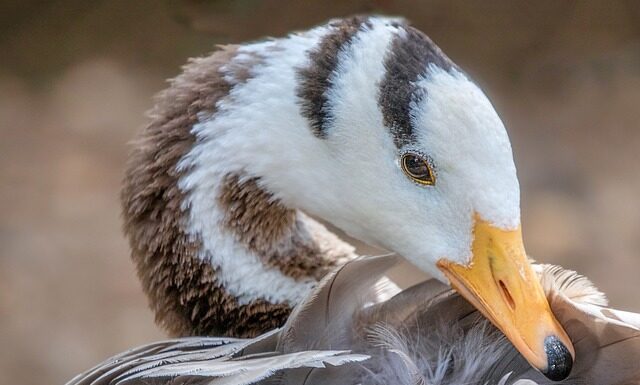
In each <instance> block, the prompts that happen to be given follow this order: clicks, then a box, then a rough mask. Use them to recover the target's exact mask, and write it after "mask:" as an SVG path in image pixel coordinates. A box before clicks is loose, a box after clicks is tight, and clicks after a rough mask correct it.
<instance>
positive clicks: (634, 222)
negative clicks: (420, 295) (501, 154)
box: [0, 0, 640, 385]
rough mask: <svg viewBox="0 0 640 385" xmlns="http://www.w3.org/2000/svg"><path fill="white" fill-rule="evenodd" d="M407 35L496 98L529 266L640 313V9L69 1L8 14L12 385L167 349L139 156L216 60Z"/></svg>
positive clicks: (0, 339) (2, 375) (1, 305)
mask: <svg viewBox="0 0 640 385" xmlns="http://www.w3.org/2000/svg"><path fill="white" fill-rule="evenodd" d="M362 12H377V13H385V14H394V15H402V16H405V17H408V18H409V19H411V20H412V21H413V23H414V25H416V26H418V27H419V28H420V29H422V30H423V31H425V32H427V33H428V34H429V35H430V36H431V37H432V38H433V39H434V40H435V41H436V42H437V43H438V44H439V45H440V46H441V47H442V48H443V49H444V51H445V52H447V53H448V54H449V55H450V56H451V57H452V58H453V59H454V60H455V61H457V62H458V63H459V64H460V65H461V66H462V67H463V68H465V69H466V70H467V71H468V72H470V73H471V74H472V75H473V76H474V77H475V78H476V79H477V80H478V82H479V83H480V84H481V85H483V87H484V88H485V90H486V92H487V93H488V95H489V96H490V97H491V98H492V100H493V101H494V103H495V105H496V108H497V110H498V111H499V113H500V114H501V115H502V117H503V119H504V121H505V123H506V125H507V127H509V129H510V135H511V138H512V140H513V146H514V151H515V156H516V163H517V164H518V167H519V173H520V180H521V184H522V191H523V222H524V224H523V226H524V229H525V231H524V233H525V237H526V240H525V241H526V244H527V249H528V251H529V253H531V254H532V255H533V256H536V257H537V258H538V259H540V260H542V261H550V262H551V261H553V262H555V263H560V264H562V265H564V266H566V267H569V268H572V269H576V270H578V271H580V272H582V273H584V274H586V275H587V276H589V277H590V278H592V280H593V281H595V282H596V284H597V285H598V286H599V287H601V288H602V289H603V290H605V291H606V292H607V293H608V294H609V296H610V298H611V299H612V303H613V304H614V305H615V306H617V307H621V308H626V309H630V310H635V311H640V298H638V296H637V294H636V292H637V290H638V289H639V288H640V280H639V279H638V278H639V276H640V274H639V271H640V258H639V256H640V254H639V251H638V250H639V249H640V236H639V235H638V234H639V232H640V200H639V199H638V196H639V195H640V155H639V154H640V151H639V150H640V130H639V129H640V124H639V121H640V2H637V1H602V2H598V1H582V2H574V1H555V0H539V1H535V2H530V1H510V0H504V1H496V0H483V1H450V0H412V1H410V0H406V1H400V0H398V1H394V0H378V1H375V0H358V1H338V0H317V1H293V0H279V1H276V0H240V1H239V0H236V1H204V0H191V1H179V0H176V1H154V0H135V1H134V0H128V1H125V0H112V1H86V0H64V1H63V0H60V1H48V2H41V1H33V0H29V1H26V0H21V1H18V0H16V1H3V2H2V4H1V5H0V159H1V162H0V346H2V349H0V383H3V384H9V383H12V384H17V383H20V384H25V385H28V384H60V383H63V382H65V381H66V380H68V379H69V378H70V377H71V376H73V375H74V374H76V373H77V372H79V371H81V370H84V369H86V368H88V367H89V366H91V365H93V364H95V363H97V362H98V361H100V360H102V359H103V358H105V357H106V356H108V355H111V354H113V353H116V352H118V351H121V350H123V349H125V348H128V347H131V346H133V345H136V344H141V343H144V342H148V341H151V340H154V339H159V338H162V337H163V333H162V332H161V331H159V330H158V329H157V328H156V327H155V325H154V324H153V320H152V315H151V314H150V312H149V310H148V309H147V306H146V300H145V298H144V297H143V295H142V292H141V289H140V286H139V284H138V282H137V280H136V278H135V274H134V271H133V266H132V264H131V263H130V261H129V259H128V248H127V245H126V242H125V240H124V238H123V236H122V235H121V232H120V218H119V210H120V209H119V204H118V200H117V196H118V188H119V184H120V178H121V175H122V170H123V163H124V161H125V158H126V153H127V147H126V143H127V141H128V140H129V139H130V138H131V137H132V136H133V134H134V132H135V131H136V129H137V128H139V127H140V126H141V125H142V124H143V123H144V115H143V113H144V111H145V110H146V109H147V108H149V107H150V106H151V101H150V97H151V95H153V94H154V93H156V92H157V91H159V90H161V89H162V88H163V87H164V86H165V83H164V79H165V78H167V77H170V76H174V75H176V74H177V73H178V72H179V66H180V65H181V64H182V63H183V62H185V60H186V58H187V57H189V56H194V55H201V54H205V53H207V52H208V51H210V50H211V49H212V48H213V46H214V44H217V43H226V42H239V41H242V40H246V39H254V38H259V37H261V36H264V35H274V36H278V35H282V34H285V33H286V32H287V31H290V30H294V29H306V28H307V27H309V26H311V25H313V24H316V23H319V22H322V21H323V20H325V19H327V18H330V17H336V16H343V15H348V14H351V13H362Z"/></svg>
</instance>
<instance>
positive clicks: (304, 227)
mask: <svg viewBox="0 0 640 385" xmlns="http://www.w3.org/2000/svg"><path fill="white" fill-rule="evenodd" d="M235 52H236V48H235V47H225V48H223V49H222V50H220V51H217V52H215V53H214V54H213V55H211V56H209V57H206V58H202V59H197V60H196V61H193V62H191V63H190V64H189V65H188V66H187V67H185V71H184V73H183V74H182V75H181V76H179V77H178V78H176V79H174V80H173V81H172V84H171V86H170V88H169V89H168V90H166V91H164V92H163V93H162V94H161V95H160V97H159V99H158V102H157V105H156V107H155V108H154V110H153V111H152V112H151V123H150V124H149V125H148V126H147V127H146V128H145V129H144V130H143V132H142V134H141V137H140V139H139V141H138V142H137V144H136V147H135V148H134V152H133V153H132V155H131V157H130V161H129V164H128V168H127V173H126V177H125V181H124V187H123V190H122V195H121V199H122V204H123V215H124V219H125V226H124V228H125V233H126V234H127V236H128V238H129V242H130V245H131V249H132V259H133V260H134V262H135V263H136V267H137V270H138V275H139V277H140V279H141V281H142V284H143V288H144V290H145V292H146V293H147V295H148V296H149V299H150V304H151V308H152V310H153V311H154V312H155V314H156V321H157V322H158V323H159V324H160V325H161V326H163V327H164V328H165V329H167V330H168V331H169V332H170V334H172V335H174V336H184V335H227V336H238V337H251V336H255V335H257V334H260V333H263V332H265V331H267V330H270V329H273V328H275V327H278V326H280V325H282V324H283V323H284V321H285V320H286V318H287V317H288V315H289V313H290V311H291V308H292V307H293V306H294V305H295V303H292V301H273V300H271V299H269V298H267V297H265V298H262V297H261V296H254V297H251V299H250V300H249V301H247V300H246V298H245V299H244V300H240V299H239V294H243V293H238V292H237V290H236V291H235V294H233V293H232V292H231V291H230V290H229V288H228V287H225V280H224V279H223V278H224V273H225V272H224V271H222V269H221V265H220V264H218V263H217V261H219V259H218V258H217V254H218V253H223V252H227V253H228V250H204V249H203V247H204V246H203V237H205V236H207V235H208V234H193V233H192V232H190V231H189V228H188V227H189V218H191V217H193V215H194V214H195V215H197V214H198V213H193V212H191V208H190V207H184V204H183V203H184V202H185V197H186V196H187V195H188V194H189V191H184V190H183V189H181V188H180V187H179V186H178V184H179V181H180V179H181V178H182V177H184V176H185V175H187V174H188V173H189V171H190V170H184V169H178V168H177V164H178V162H179V161H180V160H181V159H182V158H183V157H184V156H185V154H187V153H188V151H189V150H190V149H191V148H192V147H193V146H194V144H195V143H196V139H195V138H194V136H193V135H192V134H191V127H193V125H194V124H196V123H198V118H197V117H198V115H199V114H201V113H208V114H215V113H216V108H215V106H216V102H217V101H219V100H221V99H223V98H225V97H227V95H228V94H229V91H230V90H231V89H232V88H233V87H234V86H236V85H238V84H242V83H243V82H245V81H246V80H247V78H248V76H249V72H250V71H249V70H248V68H246V67H242V68H240V67H238V68H235V67H233V66H229V65H227V66H225V71H227V72H225V74H224V75H227V76H226V77H223V76H222V75H223V74H222V72H221V71H222V70H221V68H222V66H223V65H226V64H229V61H230V60H232V58H233V57H234V55H235ZM259 60H260V59H259V58H256V62H258V61H259ZM244 65H245V66H247V65H250V64H246V62H245V64H244ZM228 75H231V76H228ZM230 78H231V79H234V80H229V79H230ZM258 180H259V179H258V178H246V177H244V178H243V175H239V174H237V173H230V174H227V175H225V176H224V177H223V178H221V180H220V181H218V183H219V186H218V189H217V196H215V197H212V199H216V204H217V208H218V209H219V210H220V212H221V213H223V216H222V217H223V219H222V221H221V223H219V224H218V227H217V228H216V231H219V232H220V234H221V236H224V237H230V238H231V239H232V242H233V243H234V245H235V246H237V247H239V248H240V249H241V250H244V251H246V252H247V253H249V254H250V255H255V256H257V257H258V258H257V261H259V262H257V263H259V264H260V268H261V269H266V270H269V271H272V272H273V271H274V270H275V271H277V273H278V274H281V275H282V277H286V279H287V280H288V281H287V282H289V281H291V280H293V281H296V282H297V281H301V280H305V282H315V281H317V280H318V279H320V278H321V277H322V276H323V275H324V274H326V273H327V272H328V271H329V270H330V269H332V268H333V267H334V266H335V265H336V264H338V263H341V261H344V260H345V258H350V257H352V256H353V249H352V248H351V247H350V246H348V245H346V244H344V243H343V242H342V241H340V240H339V239H338V238H336V237H335V236H334V235H333V234H331V233H330V232H328V231H327V230H326V229H325V228H324V227H323V226H321V225H320V224H318V223H317V222H315V221H313V220H312V219H310V218H308V217H306V216H305V215H304V214H302V213H299V212H297V211H295V210H293V209H290V208H286V207H284V206H283V205H282V204H281V203H280V202H279V201H277V200H273V198H272V196H271V194H269V193H268V192H267V191H264V190H263V189H261V188H260V187H259V185H258V183H257V182H258ZM204 255H206V258H205V257H203V256H204ZM226 257H229V255H226ZM273 274H275V273H273ZM273 274H272V275H273ZM283 282H284V278H283Z"/></svg>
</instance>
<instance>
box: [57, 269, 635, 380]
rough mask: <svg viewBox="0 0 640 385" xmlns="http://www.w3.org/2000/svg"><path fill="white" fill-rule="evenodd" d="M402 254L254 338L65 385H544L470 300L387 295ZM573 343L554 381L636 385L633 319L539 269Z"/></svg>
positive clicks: (108, 368) (354, 275) (189, 347)
mask: <svg viewBox="0 0 640 385" xmlns="http://www.w3.org/2000/svg"><path fill="white" fill-rule="evenodd" d="M397 263H403V262H402V261H401V259H399V258H397V257H391V256H384V257H377V258H368V259H359V260H356V261H353V262H350V263H348V264H346V265H344V266H343V267H341V268H340V269H338V270H337V271H336V272H334V273H333V274H331V275H330V276H329V277H327V278H325V279H324V280H323V281H322V282H321V283H320V284H319V285H318V287H317V288H316V289H315V290H314V292H313V293H312V294H310V295H309V296H308V297H307V299H306V300H305V301H304V302H303V303H302V304H301V305H300V306H299V307H298V308H297V309H296V310H295V311H294V313H293V314H292V316H291V318H290V319H289V321H288V322H287V324H286V325H285V326H284V327H283V328H282V329H279V330H274V331H272V332H270V333H266V334H264V335H262V336H260V337H257V338H255V339H250V340H243V339H229V338H198V337H191V338H182V339H176V340H169V341H164V342H159V343H154V344H150V345H146V346H143V347H140V348H136V349H133V350H130V351H128V352H125V353H123V354H121V355H118V356H115V357H113V358H111V359H109V360H107V361H105V362H104V363H102V364H100V365H98V366H96V367H95V368H94V369H91V370H89V371H87V372H85V373H83V374H81V375H79V376H77V377H76V378H74V379H73V380H71V381H70V382H69V383H68V384H69V385H89V384H91V385H107V384H108V385H115V384H129V385H134V384H135V385H137V384H145V385H153V384H167V383H170V384H186V383H188V384H211V385H222V384H225V385H248V384H278V385H302V384H306V385H356V384H373V385H390V384H393V385H454V384H455V385H465V384H469V385H510V384H514V385H547V384H552V383H553V382H550V381H549V380H547V379H546V378H545V377H544V376H543V375H541V374H540V373H538V372H536V371H535V370H533V369H531V368H530V366H529V365H528V364H527V363H526V361H525V360H524V359H523V358H522V357H521V356H520V354H519V353H518V352H517V351H516V350H515V348H513V346H512V345H511V344H510V343H509V342H508V341H507V340H506V339H505V337H504V336H503V335H502V334H501V333H500V332H499V331H498V330H497V329H495V328H494V327H493V326H492V325H491V324H490V323H489V322H488V321H487V320H486V319H484V318H483V317H482V316H481V315H480V314H479V313H478V312H477V311H476V310H475V309H474V308H473V307H472V306H471V305H470V304H469V303H468V302H466V301H465V300H464V299H463V298H462V297H460V296H459V295H458V294H456V293H454V292H453V291H452V290H451V289H449V288H448V287H447V286H445V285H443V284H441V283H439V282H437V281H435V280H429V281H425V282H422V283H420V284H418V285H415V286H413V287H411V288H408V289H406V290H403V291H401V292H400V293H397V294H396V295H394V296H392V297H391V298H387V297H388V296H389V292H385V291H388V288H386V287H385V286H384V285H383V284H381V282H384V279H385V274H386V273H387V272H388V270H389V269H390V268H391V267H393V266H394V265H396V264H397ZM538 268H539V273H540V277H541V281H542V282H543V286H544V287H545V289H546V290H547V295H548V298H549V301H550V304H551V306H552V308H553V310H554V312H555V314H556V316H557V317H558V319H559V320H560V322H562V323H563V325H564V326H565V328H566V330H567V332H568V333H569V335H570V336H571V338H572V340H573V342H574V344H575V348H576V362H575V366H574V370H573V373H572V375H571V376H570V377H569V378H568V379H566V380H564V381H562V382H560V383H561V384H574V385H579V384H580V385H581V384H590V385H630V384H640V365H638V361H639V360H638V359H639V357H640V314H634V313H626V312H621V311H618V310H614V309H608V308H605V307H603V305H604V304H606V302H605V301H606V299H605V297H604V295H603V294H602V293H601V292H599V291H598V290H597V289H595V288H594V287H593V285H592V284H591V283H590V282H589V281H588V280H587V279H586V278H584V277H581V276H579V275H577V274H576V273H574V272H571V271H568V270H563V269H562V268H558V267H552V266H539V267H538Z"/></svg>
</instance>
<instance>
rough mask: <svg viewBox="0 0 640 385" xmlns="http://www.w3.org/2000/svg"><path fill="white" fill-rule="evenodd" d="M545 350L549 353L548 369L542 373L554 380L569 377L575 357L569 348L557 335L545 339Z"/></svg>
mask: <svg viewBox="0 0 640 385" xmlns="http://www.w3.org/2000/svg"><path fill="white" fill-rule="evenodd" d="M544 351H545V353H547V369H546V370H544V371H542V374H544V375H545V376H547V378H548V379H550V380H552V381H562V380H564V379H565V378H567V377H569V374H571V368H572V367H573V358H572V357H571V353H570V352H569V349H567V347H566V346H564V344H563V343H562V342H560V340H559V339H558V337H556V336H549V337H547V338H545V340H544Z"/></svg>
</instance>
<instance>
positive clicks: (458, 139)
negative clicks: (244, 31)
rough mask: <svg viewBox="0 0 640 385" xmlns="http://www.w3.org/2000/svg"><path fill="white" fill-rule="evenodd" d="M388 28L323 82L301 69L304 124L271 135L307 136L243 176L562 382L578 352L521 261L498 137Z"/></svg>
mask: <svg viewBox="0 0 640 385" xmlns="http://www.w3.org/2000/svg"><path fill="white" fill-rule="evenodd" d="M394 28H395V27H393V26H392V25H391V24H389V23H387V24H385V21H380V20H370V21H369V22H368V23H364V24H363V25H362V26H361V27H360V28H359V30H358V31H359V32H355V33H354V36H353V37H352V38H351V40H350V42H349V44H345V45H344V46H342V48H341V49H340V50H339V51H338V52H337V53H336V56H335V57H331V58H332V59H333V60H334V62H333V66H332V67H331V70H330V71H327V68H325V67H326V66H328V65H330V64H331V61H330V60H327V58H326V57H325V61H324V62H323V63H320V64H317V65H313V66H310V67H308V68H307V69H305V70H302V71H301V72H300V73H299V75H298V78H297V80H298V81H299V85H298V86H297V88H296V90H297V91H296V92H297V95H296V97H297V103H298V104H299V106H300V109H301V115H302V116H301V118H302V119H301V121H297V119H292V118H291V116H284V115H283V116H281V117H279V118H278V119H280V120H282V122H281V123H277V124H280V125H281V126H282V127H287V126H288V125H289V124H290V123H289V124H288V123H287V122H286V120H293V121H294V124H300V125H303V126H305V127H307V128H308V130H307V131H305V132H304V133H303V134H302V135H299V136H298V135H291V134H289V135H287V136H283V137H282V138H281V139H280V140H279V141H278V142H280V145H282V147H279V146H273V147H271V148H270V146H269V145H266V142H262V143H261V147H262V146H264V147H262V148H261V149H257V148H256V149H255V151H251V152H249V153H248V154H249V157H248V158H247V159H246V163H244V167H245V168H246V169H248V170H250V172H251V173H252V174H254V175H260V176H261V177H262V179H263V183H264V185H265V186H266V188H267V189H268V190H269V191H272V192H273V193H275V194H276V196H277V197H278V198H280V199H281V200H282V201H283V202H285V203H286V204H287V205H290V206H292V207H297V208H300V209H302V210H304V211H306V212H308V213H311V214H312V215H315V216H317V217H320V218H323V219H325V220H327V221H329V222H331V223H332V224H334V225H336V226H337V227H339V228H341V229H342V230H344V231H345V232H347V233H348V234H350V235H352V236H354V237H355V238H358V239H361V240H363V241H365V242H368V243H371V244H375V245H378V246H381V247H383V248H385V249H387V250H390V251H393V252H396V253H398V254H400V255H402V256H404V257H405V258H407V259H408V260H410V261H411V262H412V263H413V264H414V265H415V266H417V267H418V268H419V269H421V270H423V271H425V272H428V273H430V274H432V275H433V276H435V277H437V278H439V279H440V280H442V281H443V282H446V283H449V284H451V285H452V286H453V287H454V288H455V289H456V290H458V291H459V292H460V293H461V294H462V295H463V296H464V297H465V298H466V299H467V300H469V301H470V302H472V303H473V304H474V305H475V306H476V307H477V308H478V309H479V310H480V311H481V312H482V313H483V314H484V315H485V316H486V317H487V318H489V319H490V320H492V321H493V323H494V324H496V325H497V326H498V327H499V328H500V329H501V330H502V331H503V332H504V333H505V335H506V336H507V337H508V338H509V339H510V340H511V341H512V343H513V344H514V345H515V346H516V347H517V348H518V349H519V351H520V352H521V353H522V354H523V356H524V357H526V359H527V360H528V361H529V362H530V363H531V364H532V365H533V366H534V367H536V368H538V369H539V370H541V371H542V372H544V373H546V374H547V375H548V376H549V377H550V378H554V379H558V378H564V377H566V376H567V375H568V373H569V371H570V368H571V365H572V360H573V355H574V351H573V347H572V344H571V341H570V340H569V338H568V336H567V334H566V333H565V331H564V330H563V328H562V327H561V326H560V324H559V323H558V322H557V321H556V319H555V317H554V315H553V314H552V312H551V310H550V307H549V305H548V303H547V300H546V298H545V295H544V293H543V290H542V288H541V287H540V284H539V282H538V279H537V277H536V275H535V274H534V272H533V271H532V269H531V267H530V264H529V262H528V260H527V255H526V253H525V248H524V246H523V239H522V230H521V220H520V189H519V184H518V177H517V174H516V167H515V165H514V161H513V156H512V149H511V145H510V141H509V138H508V135H507V132H506V130H505V127H504V125H503V123H502V122H501V120H500V118H499V116H498V114H497V113H496V111H495V109H494V108H493V107H492V104H491V102H490V101H489V100H488V98H487V97H486V96H485V94H484V93H483V92H482V91H481V90H480V88H479V87H478V86H477V85H476V84H475V83H474V82H473V81H472V80H470V79H469V77H468V76H467V75H466V74H465V73H464V72H463V71H462V70H460V69H459V68H458V67H457V66H456V65H455V64H453V63H452V62H451V61H450V60H449V59H448V58H447V57H446V56H445V55H444V54H443V53H442V52H441V51H440V50H439V49H438V48H437V47H436V46H435V45H434V44H433V43H432V42H431V41H430V40H429V39H428V38H427V37H426V36H424V35H423V34H421V33H419V32H417V31H416V30H414V29H411V28H403V27H401V28H399V29H394ZM339 38H340V37H336V38H335V39H339ZM325 44H328V43H325ZM323 49H324V50H327V49H329V48H327V47H322V46H321V47H320V48H319V49H318V50H317V51H315V52H317V54H318V55H323V54H325V55H326V52H322V50H323ZM311 57H312V58H313V55H311ZM327 62H329V63H327ZM268 81H269V80H268ZM255 98H259V100H261V101H264V100H269V99H270V98H269V97H267V96H265V95H255ZM266 104H269V103H268V102H266ZM255 107H256V108H264V105H263V104H262V102H259V103H256V104H255ZM272 111H277V109H275V108H274V109H273V110H272ZM292 115H293V116H295V117H296V118H297V117H298V116H299V114H298V113H296V114H292ZM287 131H288V132H296V130H295V129H291V130H288V129H287ZM309 133H312V134H313V135H309ZM305 134H306V135H305ZM283 135H285V134H284V132H283ZM257 141H258V142H260V140H257ZM275 154H277V155H278V161H273V160H272V159H271V158H273V157H274V156H275Z"/></svg>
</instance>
